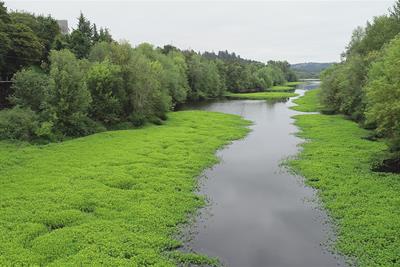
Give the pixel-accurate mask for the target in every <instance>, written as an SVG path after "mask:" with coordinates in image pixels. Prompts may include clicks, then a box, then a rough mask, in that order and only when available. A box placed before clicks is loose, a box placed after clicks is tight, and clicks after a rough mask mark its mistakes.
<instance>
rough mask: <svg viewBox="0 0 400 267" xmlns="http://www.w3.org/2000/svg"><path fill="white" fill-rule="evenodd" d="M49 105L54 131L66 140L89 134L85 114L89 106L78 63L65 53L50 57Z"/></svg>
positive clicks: (83, 74)
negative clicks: (56, 130) (66, 138)
mask: <svg viewBox="0 0 400 267" xmlns="http://www.w3.org/2000/svg"><path fill="white" fill-rule="evenodd" d="M50 63H51V67H50V78H51V83H50V87H49V95H50V99H49V103H50V106H51V112H52V114H53V117H54V120H55V121H54V122H55V126H56V128H57V129H58V130H59V131H60V132H61V133H62V134H64V135H67V136H80V135H85V134H88V133H91V132H92V131H91V130H90V129H87V124H88V118H87V111H88V108H89V104H90V102H91V96H90V92H89V91H88V89H87V86H86V83H85V79H84V78H85V73H83V72H82V71H81V66H80V64H79V60H77V59H76V58H75V56H74V54H73V53H71V52H70V51H68V50H61V51H52V52H51V53H50Z"/></svg>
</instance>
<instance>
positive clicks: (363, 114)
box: [321, 1, 400, 164]
mask: <svg viewBox="0 0 400 267" xmlns="http://www.w3.org/2000/svg"><path fill="white" fill-rule="evenodd" d="M399 34H400V1H397V2H396V3H395V5H394V6H393V7H392V8H391V9H390V10H389V14H387V15H382V16H377V17H374V18H373V20H372V21H371V22H368V23H367V24H366V26H365V27H358V28H356V29H355V30H354V32H353V35H352V38H351V40H350V43H349V44H348V46H347V48H346V50H345V52H344V53H343V54H342V61H341V62H340V63H338V64H335V65H334V66H332V67H331V68H329V69H327V70H326V71H325V72H324V73H323V74H322V76H321V79H322V88H321V89H322V91H321V102H322V104H323V105H324V106H325V112H330V113H343V114H345V115H348V116H349V117H350V118H352V119H353V120H355V121H357V122H359V123H360V124H361V125H362V126H363V127H365V128H369V129H374V130H375V133H376V135H377V137H384V138H387V139H388V140H389V147H390V153H391V155H390V157H391V158H393V159H395V160H396V161H397V164H399V161H398V159H400V71H399V66H400V35H399Z"/></svg>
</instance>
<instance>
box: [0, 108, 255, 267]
mask: <svg viewBox="0 0 400 267" xmlns="http://www.w3.org/2000/svg"><path fill="white" fill-rule="evenodd" d="M248 124H249V122H248V121H245V120H243V119H241V118H240V117H238V116H234V115H227V114H220V113H213V112H202V111H185V112H176V113H170V114H169V120H168V121H167V122H166V123H165V124H164V125H162V126H154V125H153V126H146V127H143V128H140V129H135V130H121V131H112V132H103V133H99V134H95V135H91V136H87V137H84V138H79V139H74V140H70V141H66V142H63V143H53V144H49V145H45V146H36V145H30V144H26V143H9V142H0V265H1V266H12V265H14V266H21V265H24V266H32V265H36V266H42V265H48V266H66V265H68V266H82V265H92V266H175V265H177V264H179V261H180V260H183V263H187V262H197V263H198V262H202V261H204V262H206V263H207V262H208V263H209V262H214V260H212V259H207V260H206V259H205V258H204V257H202V256H199V255H193V254H188V255H184V254H181V253H178V254H177V253H176V248H177V247H179V246H181V243H180V242H179V241H177V240H176V239H175V238H174V236H175V235H176V234H177V231H178V227H179V225H181V224H182V223H185V222H187V218H188V215H189V214H190V213H192V212H194V211H195V210H196V209H197V208H198V207H200V206H202V205H203V204H204V200H203V199H202V198H201V197H199V196H198V195H196V194H195V193H194V189H195V188H196V186H197V179H196V177H197V176H198V175H199V174H200V173H201V171H202V170H203V169H204V168H206V167H207V166H211V165H213V164H215V163H216V161H217V158H216V156H215V150H216V149H218V148H220V147H221V146H222V145H224V144H227V143H228V142H229V141H231V140H234V139H238V138H241V137H243V136H244V135H245V134H246V133H247V132H248V128H247V127H246V126H247V125H248Z"/></svg>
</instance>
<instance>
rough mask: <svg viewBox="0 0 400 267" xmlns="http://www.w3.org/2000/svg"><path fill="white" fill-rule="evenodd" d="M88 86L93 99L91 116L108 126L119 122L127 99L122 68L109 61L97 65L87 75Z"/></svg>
mask: <svg viewBox="0 0 400 267" xmlns="http://www.w3.org/2000/svg"><path fill="white" fill-rule="evenodd" d="M86 84H87V87H88V89H89V91H90V93H91V97H92V103H91V105H90V116H91V117H92V118H93V119H94V120H97V121H101V122H103V123H104V124H106V125H110V124H114V123H117V122H119V121H120V120H121V118H122V114H123V110H122V108H123V106H122V101H123V99H124V98H125V91H124V88H123V79H122V76H121V68H120V67H119V66H117V65H113V64H111V63H109V62H108V61H103V62H101V63H95V64H93V65H92V66H91V68H90V69H89V71H88V73H87V77H86Z"/></svg>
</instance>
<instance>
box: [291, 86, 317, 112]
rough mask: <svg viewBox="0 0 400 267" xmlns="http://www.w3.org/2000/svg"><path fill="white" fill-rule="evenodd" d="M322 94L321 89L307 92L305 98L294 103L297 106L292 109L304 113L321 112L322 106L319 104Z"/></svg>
mask: <svg viewBox="0 0 400 267" xmlns="http://www.w3.org/2000/svg"><path fill="white" fill-rule="evenodd" d="M320 92H321V89H314V90H309V91H306V92H305V94H304V96H302V97H300V98H297V99H295V100H294V101H293V103H295V104H297V106H293V107H291V109H293V110H297V111H303V112H313V111H319V110H320V109H321V104H320V102H319V94H320Z"/></svg>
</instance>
